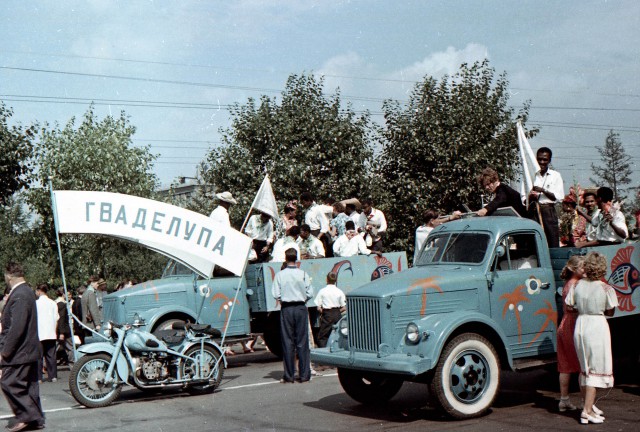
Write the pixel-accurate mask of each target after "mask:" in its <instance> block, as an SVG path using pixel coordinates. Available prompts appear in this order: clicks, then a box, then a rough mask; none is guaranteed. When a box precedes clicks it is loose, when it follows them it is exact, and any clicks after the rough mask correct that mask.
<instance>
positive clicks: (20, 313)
mask: <svg viewBox="0 0 640 432" xmlns="http://www.w3.org/2000/svg"><path fill="white" fill-rule="evenodd" d="M4 280H5V282H6V284H7V287H8V288H9V290H10V291H9V298H8V299H7V303H6V305H5V307H4V310H3V311H2V332H1V333H0V355H1V356H2V360H1V361H0V367H2V377H1V378H0V387H1V388H2V392H3V393H4V396H5V398H6V399H7V402H8V404H9V406H10V407H11V410H12V411H13V414H14V415H15V419H13V420H12V421H10V422H9V424H8V425H7V430H8V431H10V432H17V431H21V430H26V429H31V430H33V429H42V428H43V427H44V413H43V412H42V405H41V404H40V387H39V385H38V360H39V359H40V358H41V357H42V348H41V347H40V340H39V339H38V317H37V310H36V296H35V294H34V292H33V290H32V289H31V287H30V286H29V285H28V284H27V282H26V281H25V280H24V271H23V269H22V266H21V265H20V264H18V263H14V262H10V263H8V264H7V266H6V267H5V270H4Z"/></svg>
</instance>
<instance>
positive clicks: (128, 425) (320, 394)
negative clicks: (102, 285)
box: [0, 350, 640, 432]
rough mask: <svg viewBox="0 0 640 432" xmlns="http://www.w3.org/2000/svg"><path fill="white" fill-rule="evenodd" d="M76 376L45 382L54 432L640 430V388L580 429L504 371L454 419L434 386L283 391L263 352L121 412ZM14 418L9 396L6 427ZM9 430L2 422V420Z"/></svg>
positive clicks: (549, 383)
mask: <svg viewBox="0 0 640 432" xmlns="http://www.w3.org/2000/svg"><path fill="white" fill-rule="evenodd" d="M68 375H69V372H68V370H62V371H61V372H60V378H61V379H60V380H59V381H58V382H56V383H44V384H42V387H41V396H42V403H43V406H44V409H45V411H46V413H47V430H51V431H111V430H118V431H123V432H125V431H135V432H145V431H185V432H198V431H225V432H231V431H345V432H346V431H348V432H353V431H389V430H396V431H425V430H429V431H443V430H463V431H487V432H497V431H510V432H512V431H536V432H540V431H557V430H567V431H571V430H576V431H577V430H581V431H584V430H585V428H588V429H589V430H590V431H599V430H603V431H604V430H606V431H638V430H640V385H638V383H637V382H635V383H628V382H627V383H622V382H620V381H621V380H618V381H619V382H618V383H617V385H616V387H615V388H614V389H613V390H612V391H611V392H610V393H609V394H608V395H607V396H606V398H604V399H602V400H601V401H599V402H598V406H599V407H600V408H602V409H604V410H605V412H606V415H607V420H606V422H605V423H604V425H589V426H588V427H587V426H581V425H579V423H578V420H577V418H578V417H577V412H576V413H566V414H560V413H557V412H556V411H555V409H556V406H557V400H556V398H557V393H556V377H555V374H550V373H547V372H545V371H541V370H537V371H531V372H527V373H505V374H503V385H502V392H501V394H500V396H499V398H498V400H497V402H496V404H495V406H494V408H493V409H492V410H491V412H490V413H489V414H488V415H486V416H484V417H482V418H479V419H473V420H467V421H450V420H447V419H446V418H444V417H442V416H441V415H440V414H439V413H438V412H437V411H436V410H435V409H433V408H432V407H430V406H429V404H428V393H427V386H426V385H424V384H412V383H408V384H405V385H404V386H403V388H402V390H401V391H400V393H399V394H398V395H397V396H396V397H394V398H393V399H392V400H391V401H390V402H389V403H387V404H386V405H384V406H382V407H377V408H373V407H365V406H362V405H360V404H358V403H356V402H354V401H353V400H352V399H350V398H349V397H348V396H346V395H345V394H344V392H343V391H342V389H341V387H340V384H339V382H338V378H337V376H336V374H335V371H326V372H323V375H322V376H320V377H317V378H314V379H313V380H312V381H311V382H310V383H306V384H280V383H279V382H278V379H279V378H280V376H281V364H280V362H278V361H277V360H276V359H275V358H274V357H273V356H272V355H271V354H270V353H268V352H266V351H264V350H260V351H256V352H255V353H253V354H238V355H236V356H234V357H232V358H231V359H230V367H229V368H228V369H227V370H226V371H225V379H224V383H223V385H222V386H221V388H220V389H219V390H218V391H216V392H215V393H214V394H212V395H205V396H188V395H187V394H186V393H182V392H179V391H170V392H165V393H162V394H160V395H145V394H144V393H142V392H140V391H138V390H136V389H132V388H128V389H127V390H125V391H123V393H122V396H121V398H120V400H119V401H118V402H117V403H115V404H114V405H112V406H110V407H107V408H101V409H85V408H82V407H80V406H78V405H77V404H76V402H75V400H74V399H73V398H72V397H71V395H70V393H69V386H68V383H67V381H66V380H67V378H68ZM10 417H11V412H10V410H9V408H8V407H7V405H6V402H5V401H4V399H3V400H2V401H0V420H2V421H5V420H6V419H8V418H10ZM0 424H2V423H1V422H0Z"/></svg>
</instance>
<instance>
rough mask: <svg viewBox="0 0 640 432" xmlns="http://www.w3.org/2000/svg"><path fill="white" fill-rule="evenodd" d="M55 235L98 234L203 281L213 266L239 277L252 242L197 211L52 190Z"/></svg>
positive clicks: (126, 198) (130, 198)
mask: <svg viewBox="0 0 640 432" xmlns="http://www.w3.org/2000/svg"><path fill="white" fill-rule="evenodd" d="M53 195H54V203H53V205H54V211H55V212H56V214H57V219H56V229H57V230H58V232H59V233H71V234H102V235H107V236H112V237H118V238H121V239H124V240H128V241H132V242H136V243H140V244H142V245H145V246H147V247H148V248H150V249H153V250H155V251H157V252H160V253H162V254H163V255H166V256H168V257H170V258H172V259H175V260H177V261H179V262H181V263H183V264H184V265H186V266H188V267H190V268H191V269H193V270H194V271H196V272H198V273H200V274H201V275H203V276H205V277H211V276H212V275H213V269H214V267H215V266H216V265H218V266H220V267H222V268H225V269H227V270H229V271H230V272H232V273H234V274H236V275H241V274H242V273H243V272H244V268H245V265H246V262H247V255H248V253H249V248H250V247H251V239H250V238H249V237H247V236H245V235H244V234H242V233H240V232H239V231H236V230H234V229H233V228H230V227H225V226H223V225H220V224H218V223H216V222H214V221H213V220H211V219H210V218H209V217H207V216H205V215H202V214H200V213H196V212H193V211H191V210H186V209H183V208H181V207H177V206H174V205H171V204H166V203H163V202H159V201H153V200H150V199H146V198H140V197H136V196H132V195H123V194H117V193H111V192H91V191H54V192H53Z"/></svg>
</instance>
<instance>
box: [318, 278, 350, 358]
mask: <svg viewBox="0 0 640 432" xmlns="http://www.w3.org/2000/svg"><path fill="white" fill-rule="evenodd" d="M337 281H338V275H337V274H335V273H334V272H331V273H329V274H328V275H327V286H325V287H324V288H322V289H321V290H320V291H319V292H318V295H317V296H316V298H315V303H316V307H317V308H318V312H320V329H319V330H318V339H317V343H318V348H324V347H326V346H327V341H328V340H329V335H330V334H331V330H332V328H333V325H334V324H336V323H337V322H338V321H340V318H341V317H342V312H344V311H345V310H346V309H347V308H346V306H347V298H346V296H345V295H344V292H342V290H341V289H340V288H338V287H337V286H336V282H337Z"/></svg>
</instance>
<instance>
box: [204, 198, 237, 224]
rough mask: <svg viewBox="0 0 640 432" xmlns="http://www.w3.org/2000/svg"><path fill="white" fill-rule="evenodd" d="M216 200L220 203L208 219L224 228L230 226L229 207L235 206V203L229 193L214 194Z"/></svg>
mask: <svg viewBox="0 0 640 432" xmlns="http://www.w3.org/2000/svg"><path fill="white" fill-rule="evenodd" d="M216 198H217V199H218V200H219V201H220V203H219V204H218V207H216V208H214V209H213V211H212V212H211V214H210V215H209V217H210V218H211V219H213V220H214V221H216V222H218V223H219V224H222V225H224V226H228V227H230V226H231V222H230V221H229V207H231V205H232V204H236V203H237V201H236V200H235V199H233V195H231V192H220V193H217V194H216Z"/></svg>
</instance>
